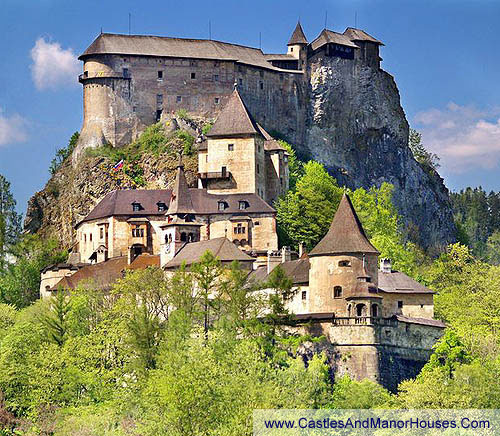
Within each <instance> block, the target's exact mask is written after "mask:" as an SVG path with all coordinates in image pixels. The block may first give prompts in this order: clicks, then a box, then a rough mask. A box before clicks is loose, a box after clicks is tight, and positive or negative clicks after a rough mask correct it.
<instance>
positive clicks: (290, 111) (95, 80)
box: [75, 55, 306, 159]
mask: <svg viewBox="0 0 500 436" xmlns="http://www.w3.org/2000/svg"><path fill="white" fill-rule="evenodd" d="M83 70H84V73H83V74H82V76H81V82H82V83H83V94H84V121H83V127H82V135H81V137H82V139H81V140H80V142H79V147H77V151H76V153H75V159H76V158H77V157H78V155H79V154H80V153H81V151H82V150H83V149H84V148H86V147H88V146H91V147H92V146H96V145H100V143H104V142H109V143H111V144H113V145H114V146H122V145H126V144H128V143H130V142H131V141H133V140H134V139H135V138H136V137H137V136H138V135H139V134H140V133H141V132H142V131H143V130H144V128H145V127H146V126H148V125H150V124H153V123H154V122H156V121H157V120H158V118H159V116H160V112H159V111H161V113H173V112H176V111H178V110H179V109H185V110H187V111H188V112H191V113H193V114H196V115H201V116H206V117H214V116H216V115H217V114H218V112H219V111H220V109H221V108H222V107H223V105H224V103H225V101H226V100H227V98H228V97H229V95H230V94H231V92H232V91H233V88H234V84H235V83H237V84H238V89H239V91H240V93H241V95H242V96H243V98H244V100H245V103H246V104H247V106H248V108H249V110H250V112H251V113H252V114H253V116H254V117H255V118H256V119H257V120H259V121H260V122H261V123H263V124H264V125H265V127H266V128H267V129H270V130H273V129H274V130H278V131H280V132H281V133H283V134H285V135H288V136H290V137H292V138H298V137H299V136H301V135H303V134H304V126H302V124H301V123H302V121H299V120H303V119H304V118H305V95H306V86H305V84H304V83H305V82H304V79H303V73H302V72H301V71H292V72H286V71H284V72H279V71H277V70H273V69H265V68H259V67H254V66H250V65H244V64H239V63H237V62H233V61H220V60H202V59H185V58H167V57H154V56H127V55H96V56H94V57H90V58H87V59H86V60H85V62H84V66H83Z"/></svg>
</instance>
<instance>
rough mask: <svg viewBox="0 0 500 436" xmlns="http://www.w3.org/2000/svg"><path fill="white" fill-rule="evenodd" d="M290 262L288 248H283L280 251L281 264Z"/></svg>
mask: <svg viewBox="0 0 500 436" xmlns="http://www.w3.org/2000/svg"><path fill="white" fill-rule="evenodd" d="M290 260H292V252H291V251H290V247H287V246H284V247H283V248H282V249H281V263H285V262H288V261H290Z"/></svg>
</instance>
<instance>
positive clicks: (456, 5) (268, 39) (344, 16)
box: [0, 0, 500, 211]
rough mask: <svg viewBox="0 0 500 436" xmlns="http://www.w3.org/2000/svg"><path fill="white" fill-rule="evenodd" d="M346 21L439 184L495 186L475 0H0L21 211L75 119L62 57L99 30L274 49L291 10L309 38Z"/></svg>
mask: <svg viewBox="0 0 500 436" xmlns="http://www.w3.org/2000/svg"><path fill="white" fill-rule="evenodd" d="M325 11H328V23H327V25H328V27H329V28H333V29H334V30H336V31H343V30H344V29H345V27H346V26H353V25H354V21H355V14H357V24H358V27H360V28H363V29H364V30H366V31H367V32H368V33H370V34H372V35H374V36H375V37H377V38H378V39H380V40H382V41H383V42H385V44H386V46H385V47H383V49H382V57H383V59H384V60H383V62H382V66H383V68H384V69H385V70H386V71H388V72H389V73H391V74H392V75H394V77H395V79H396V82H397V84H398V87H399V90H400V93H401V102H402V105H403V108H404V110H405V112H406V114H407V117H408V120H409V122H410V124H411V125H412V126H414V127H415V128H417V129H418V130H419V131H421V132H422V133H423V137H424V143H425V145H426V146H427V147H428V148H429V149H431V150H432V151H433V152H436V153H437V154H439V155H440V156H441V164H442V167H441V171H440V172H441V174H442V176H443V177H444V178H445V182H446V184H447V186H448V187H449V188H450V189H452V190H458V189H461V188H463V187H466V186H478V185H482V186H483V187H484V188H485V189H487V190H490V189H494V190H500V177H499V174H500V122H499V119H500V87H499V86H498V71H499V70H500V68H499V67H500V56H498V55H497V52H498V49H497V47H498V45H499V44H500V37H499V36H498V32H497V31H496V26H497V24H498V20H499V18H500V2H498V1H494V0H491V1H487V0H471V1H459V0H433V1H422V0H420V1H410V0H395V1H393V0H389V1H387V0H384V1H378V0H336V1H325V0H320V1H308V2H305V1H296V0H254V1H252V2H247V1H228V0H224V1H212V2H206V1H198V0H186V1H182V2H181V1H178V0H177V1H170V0H162V1H148V0H146V1H142V2H137V1H132V0H120V1H115V0H106V1H103V0H99V1H98V0H85V1H73V0H2V2H1V6H0V50H1V53H2V57H1V59H0V174H3V175H5V176H6V177H7V178H8V179H9V180H10V181H11V183H12V190H13V192H14V195H15V197H16V199H17V201H18V208H19V210H21V211H24V209H25V206H26V201H27V200H28V198H29V197H30V196H31V194H32V193H34V192H35V191H37V190H39V189H41V188H42V187H43V186H44V184H45V182H46V181H47V180H48V177H49V173H48V167H49V164H50V160H51V159H52V157H53V155H54V151H55V149H56V148H58V147H61V146H64V145H66V144H67V142H68V139H69V137H70V136H71V134H72V133H73V132H74V131H76V130H79V129H80V127H81V122H82V90H81V86H80V84H79V83H78V81H77V77H76V74H77V73H78V70H79V68H81V67H80V66H79V65H78V63H77V62H75V61H74V57H75V56H76V55H77V54H80V53H81V52H82V51H83V50H85V48H86V47H87V46H88V45H89V44H90V43H91V42H92V40H93V39H94V38H95V37H96V36H97V34H98V33H99V32H100V30H101V27H102V29H103V30H104V31H105V32H117V33H127V32H128V14H129V12H130V13H131V14H132V33H136V34H156V35H166V36H178V37H193V38H206V37H208V21H209V20H210V21H211V27H212V38H213V39H218V40H222V41H229V42H235V43H239V44H244V45H251V46H258V44H259V32H261V34H262V49H263V50H264V51H267V52H275V53H276V52H280V51H284V50H285V49H286V42H287V40H288V38H289V36H290V33H291V31H292V30H293V28H294V26H295V23H296V21H297V18H299V17H300V20H301V22H302V25H303V27H304V30H305V32H306V35H307V37H308V38H309V40H312V39H313V38H314V37H316V36H317V34H318V33H319V32H320V31H321V29H322V28H323V27H324V22H325Z"/></svg>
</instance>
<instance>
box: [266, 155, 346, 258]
mask: <svg viewBox="0 0 500 436" xmlns="http://www.w3.org/2000/svg"><path fill="white" fill-rule="evenodd" d="M342 193H343V190H342V189H341V188H339V187H338V185H337V182H336V180H335V179H334V178H333V177H332V176H330V175H329V174H328V172H327V171H326V170H325V168H324V167H323V165H321V164H320V163H318V162H314V161H310V162H308V163H306V164H305V165H304V175H303V176H301V177H300V178H299V179H298V180H297V184H296V189H295V190H290V191H288V193H287V194H286V195H285V196H284V197H283V198H280V199H278V201H277V203H276V209H277V212H278V213H277V220H278V233H279V236H280V241H281V243H282V244H283V245H292V246H294V247H296V246H298V244H299V243H300V242H304V243H305V245H306V247H307V249H308V250H311V249H312V248H313V247H314V245H316V244H317V243H318V241H319V240H320V239H321V238H322V237H323V236H324V235H325V234H326V232H327V230H328V228H329V226H330V223H331V221H332V218H333V214H334V211H335V210H336V209H337V206H338V204H339V202H340V199H341V197H342Z"/></svg>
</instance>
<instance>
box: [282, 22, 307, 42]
mask: <svg viewBox="0 0 500 436" xmlns="http://www.w3.org/2000/svg"><path fill="white" fill-rule="evenodd" d="M297 44H307V38H306V35H304V31H303V30H302V26H301V25H300V21H297V25H296V26H295V30H294V31H293V33H292V36H291V37H290V41H288V44H287V45H297Z"/></svg>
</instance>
